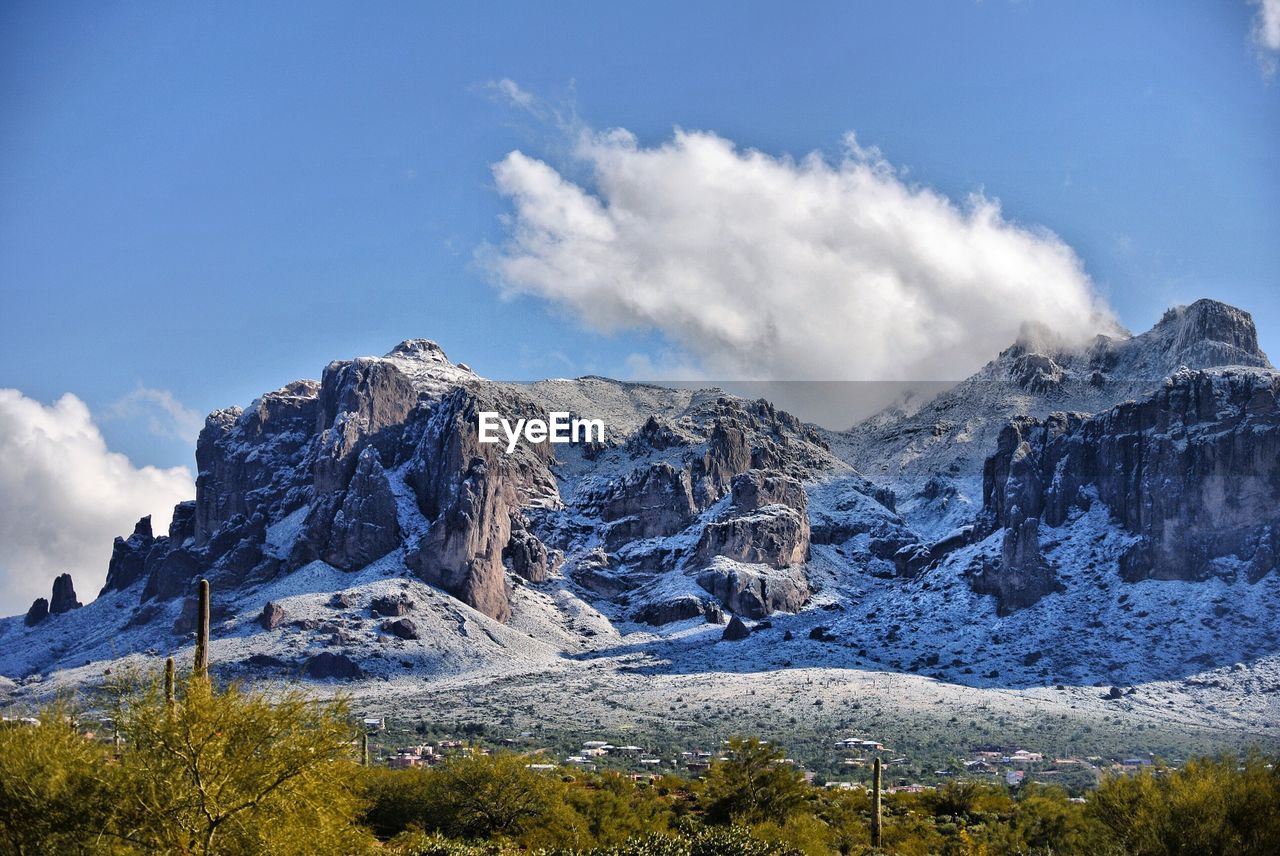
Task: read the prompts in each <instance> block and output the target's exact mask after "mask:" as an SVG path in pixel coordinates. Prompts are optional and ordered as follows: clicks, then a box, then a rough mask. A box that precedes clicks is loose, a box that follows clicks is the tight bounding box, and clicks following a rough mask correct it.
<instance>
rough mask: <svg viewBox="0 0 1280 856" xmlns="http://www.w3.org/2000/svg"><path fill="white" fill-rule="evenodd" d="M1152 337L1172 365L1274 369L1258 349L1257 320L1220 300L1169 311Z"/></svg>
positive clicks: (1206, 301) (1152, 331)
mask: <svg viewBox="0 0 1280 856" xmlns="http://www.w3.org/2000/svg"><path fill="white" fill-rule="evenodd" d="M1149 335H1150V336H1151V338H1153V339H1155V340H1157V341H1160V342H1161V343H1162V344H1164V345H1165V347H1166V349H1167V350H1166V352H1167V354H1168V355H1169V357H1170V358H1171V361H1172V360H1176V361H1177V362H1178V363H1179V365H1186V366H1188V367H1191V368H1201V367H1207V366H1218V365H1238V366H1256V367H1259V368H1270V367H1271V363H1270V361H1269V360H1268V359H1267V355H1266V354H1264V353H1263V352H1262V350H1261V349H1260V348H1259V347H1258V331H1257V328H1256V327H1255V326H1254V324H1253V316H1252V315H1250V314H1249V313H1248V312H1245V311H1244V310H1243V309H1237V308H1236V307H1234V306H1230V305H1228V304H1226V303H1221V302H1219V301H1217V300H1208V299H1202V300H1197V301H1196V302H1195V303H1192V304H1191V305H1189V306H1175V307H1173V308H1171V309H1169V310H1168V311H1166V312H1165V313H1164V316H1163V317H1162V318H1161V319H1160V322H1159V323H1158V324H1156V326H1155V327H1154V328H1153V329H1152V330H1151V333H1150V334H1149Z"/></svg>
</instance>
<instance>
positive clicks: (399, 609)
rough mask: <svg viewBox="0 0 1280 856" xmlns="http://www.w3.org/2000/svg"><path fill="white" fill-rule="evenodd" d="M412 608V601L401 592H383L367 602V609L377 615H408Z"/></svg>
mask: <svg viewBox="0 0 1280 856" xmlns="http://www.w3.org/2000/svg"><path fill="white" fill-rule="evenodd" d="M412 609H413V601H412V600H410V599H409V597H408V596H407V595H403V594H385V595H381V596H380V597H375V598H374V599H373V600H372V601H370V602H369V610H370V611H371V612H373V614H374V615H379V616H397V615H408V614H409V612H410V611H411V610H412Z"/></svg>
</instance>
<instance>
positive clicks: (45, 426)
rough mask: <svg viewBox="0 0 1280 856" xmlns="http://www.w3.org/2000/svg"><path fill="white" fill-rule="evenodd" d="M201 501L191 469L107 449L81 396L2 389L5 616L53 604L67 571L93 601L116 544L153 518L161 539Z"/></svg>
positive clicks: (1, 588)
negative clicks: (184, 510) (185, 507)
mask: <svg viewBox="0 0 1280 856" xmlns="http://www.w3.org/2000/svg"><path fill="white" fill-rule="evenodd" d="M194 496H195V482H194V480H193V479H192V476H191V473H190V471H188V470H187V469H186V468H184V467H173V468H171V469H160V468H158V467H151V466H146V467H135V466H134V465H133V464H132V463H131V462H130V461H129V459H128V458H127V457H125V456H124V455H122V454H120V453H118V452H112V451H111V450H110V449H108V448H107V444H106V441H105V440H104V439H103V437H102V434H101V432H100V431H99V430H98V427H97V425H95V424H94V421H93V417H92V416H91V414H90V412H89V408H88V407H86V406H85V404H84V402H83V401H81V400H80V399H79V398H77V397H76V396H74V395H71V394H67V395H64V396H62V398H60V399H58V400H57V401H56V402H54V403H53V404H51V405H45V404H43V403H41V402H39V401H35V400H33V399H30V398H27V397H26V396H24V395H23V394H22V393H21V392H19V391H18V390H16V389H0V615H13V614H16V613H19V612H24V611H26V609H27V607H28V606H30V605H31V601H32V600H33V599H35V598H36V597H48V596H49V591H50V587H51V585H52V582H53V578H54V577H55V576H56V575H58V574H60V573H63V572H66V571H70V572H71V574H72V576H73V577H74V578H75V584H76V592H77V594H78V595H79V596H80V600H81V601H83V602H85V603H87V602H89V601H90V600H93V598H94V597H95V596H96V595H97V593H98V590H99V589H100V588H101V587H102V583H103V582H104V580H105V579H106V573H107V561H108V559H110V558H111V545H112V541H113V539H114V538H115V536H117V535H128V534H129V533H130V532H132V531H133V525H134V523H136V522H137V520H138V518H139V517H142V516H143V515H145V514H150V515H151V520H152V525H153V528H154V529H155V531H156V532H157V533H159V532H164V531H165V530H166V529H167V528H168V526H169V518H170V516H171V515H172V512H173V506H174V504H175V503H177V502H180V501H182V500H185V499H191V498H192V497H194Z"/></svg>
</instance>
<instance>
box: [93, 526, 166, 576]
mask: <svg viewBox="0 0 1280 856" xmlns="http://www.w3.org/2000/svg"><path fill="white" fill-rule="evenodd" d="M155 540H156V539H155V538H154V537H152V534H151V515H147V516H146V517H143V518H142V519H141V520H139V521H138V523H137V525H135V526H134V527H133V534H132V535H130V536H129V537H128V539H127V540H126V539H124V538H120V537H117V538H116V541H115V545H114V546H113V547H112V549H111V561H110V563H109V564H108V565H107V581H106V584H104V585H103V586H102V591H101V592H99V596H101V595H104V594H106V593H107V592H109V591H123V590H125V589H127V588H128V587H129V586H131V585H133V584H134V583H136V582H137V581H138V580H140V579H142V577H143V575H144V574H145V573H146V563H147V554H148V553H150V552H151V548H152V546H153V545H154V544H155Z"/></svg>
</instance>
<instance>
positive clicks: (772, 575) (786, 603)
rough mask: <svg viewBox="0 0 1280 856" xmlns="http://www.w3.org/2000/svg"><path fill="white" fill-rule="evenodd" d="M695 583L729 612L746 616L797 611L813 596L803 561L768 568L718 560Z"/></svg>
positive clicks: (758, 616) (753, 616)
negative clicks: (801, 562)
mask: <svg viewBox="0 0 1280 856" xmlns="http://www.w3.org/2000/svg"><path fill="white" fill-rule="evenodd" d="M698 585H700V586H702V587H703V588H704V589H706V590H707V591H708V592H710V593H711V594H713V595H715V596H716V597H717V598H719V600H720V602H721V603H723V604H724V605H725V607H726V608H727V609H729V610H730V611H731V612H734V613H736V614H737V615H745V616H747V617H748V618H765V617H767V616H769V615H771V614H772V613H774V612H799V611H800V609H801V608H802V607H803V606H804V605H805V604H806V603H808V601H809V598H810V597H811V596H812V592H811V591H810V590H809V581H808V579H807V578H806V577H805V574H804V567H803V566H802V565H792V566H789V567H783V568H771V567H768V566H765V565H758V564H756V565H737V564H733V563H731V562H724V561H718V562H715V563H714V564H713V565H712V566H711V567H710V568H708V569H707V570H705V571H703V572H702V573H700V574H699V575H698Z"/></svg>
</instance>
